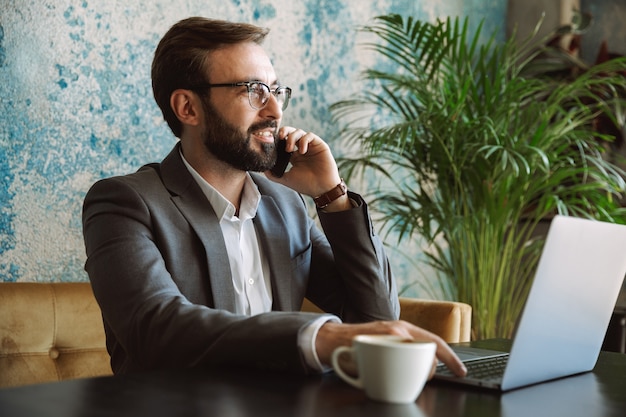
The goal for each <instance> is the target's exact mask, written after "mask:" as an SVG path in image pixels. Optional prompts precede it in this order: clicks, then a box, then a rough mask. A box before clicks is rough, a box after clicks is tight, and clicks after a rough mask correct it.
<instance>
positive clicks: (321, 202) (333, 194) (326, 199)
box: [313, 178, 348, 209]
mask: <svg viewBox="0 0 626 417" xmlns="http://www.w3.org/2000/svg"><path fill="white" fill-rule="evenodd" d="M347 192H348V187H347V186H346V183H345V182H344V181H343V178H342V179H341V182H340V183H339V184H337V185H336V186H335V187H333V189H332V190H330V191H328V192H326V193H324V194H322V195H319V196H317V197H315V198H314V199H313V201H315V205H316V206H317V208H318V209H323V208H324V207H326V206H328V205H329V204H330V203H332V202H333V201H335V200H336V199H338V198H339V197H341V196H342V195H345V194H346V193H347Z"/></svg>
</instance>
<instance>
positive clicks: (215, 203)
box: [179, 151, 261, 221]
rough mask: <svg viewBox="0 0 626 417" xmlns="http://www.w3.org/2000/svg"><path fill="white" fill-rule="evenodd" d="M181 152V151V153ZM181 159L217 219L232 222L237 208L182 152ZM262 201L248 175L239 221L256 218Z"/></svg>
mask: <svg viewBox="0 0 626 417" xmlns="http://www.w3.org/2000/svg"><path fill="white" fill-rule="evenodd" d="M179 152H180V151H179ZM180 157H181V158H182V160H183V163H184V164H185V167H187V170H188V171H189V173H190V174H191V176H192V177H193V179H194V180H196V182H197V183H198V185H199V186H200V189H201V190H202V192H203V193H204V195H205V196H206V198H207V199H208V200H209V203H210V204H211V206H212V207H213V210H214V211H215V214H216V215H217V218H218V219H220V221H222V220H231V219H232V218H233V217H234V216H235V206H233V204H232V203H231V202H230V201H228V200H227V199H226V198H225V197H224V196H223V195H222V194H221V193H220V192H219V191H217V190H216V189H215V188H214V187H213V186H212V185H211V184H209V183H208V182H207V181H206V180H205V179H204V178H202V176H201V175H200V174H199V173H198V171H196V170H195V169H194V168H193V167H192V166H191V165H190V164H189V162H187V160H186V159H185V157H184V156H183V153H182V152H180ZM260 201H261V193H260V192H259V188H258V187H257V185H256V184H255V183H254V181H253V180H252V177H251V176H250V174H249V173H246V181H245V182H244V185H243V193H242V195H241V205H240V207H239V219H240V220H247V219H252V218H254V217H255V216H256V212H257V209H258V207H259V202H260Z"/></svg>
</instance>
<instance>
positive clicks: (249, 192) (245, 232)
mask: <svg viewBox="0 0 626 417" xmlns="http://www.w3.org/2000/svg"><path fill="white" fill-rule="evenodd" d="M180 156H181V158H182V160H183V162H184V164H185V166H186V167H187V169H188V170H189V172H190V173H191V175H192V176H193V178H194V179H195V180H196V182H197V183H198V185H199V186H200V188H201V189H202V192H203V193H204V194H205V195H206V197H207V199H208V200H209V203H210V204H211V206H212V207H213V210H214V211H215V214H216V215H217V217H218V219H219V224H220V227H221V229H222V234H223V235H224V241H225V243H226V251H227V252H228V261H229V263H230V272H231V275H232V281H233V288H234V289H235V308H236V311H235V312H236V313H237V314H241V315H247V316H252V315H256V314H260V313H266V312H269V311H271V310H272V283H271V280H270V276H271V275H270V274H271V271H270V268H269V264H268V262H267V257H266V256H264V255H263V253H262V248H261V245H259V239H258V236H257V234H256V229H255V227H254V223H253V221H252V220H253V219H254V217H255V216H256V212H257V208H258V206H259V202H260V201H261V193H260V192H259V189H258V187H257V186H256V184H255V183H254V181H253V180H252V178H251V177H250V175H248V176H247V178H246V182H245V183H244V187H243V194H242V196H241V204H240V207H239V216H236V213H235V207H234V206H233V204H232V203H231V202H230V201H228V200H227V199H226V198H225V197H224V196H223V195H222V194H220V192H219V191H217V190H216V189H215V188H214V187H213V186H212V185H211V184H209V183H208V182H207V181H206V180H205V179H204V178H202V176H201V175H200V174H198V172H197V171H196V170H195V169H194V168H193V167H192V166H191V165H189V163H188V162H187V160H186V159H185V157H184V156H183V155H182V153H181V155H180ZM259 265H260V266H261V267H260V268H259ZM327 321H335V322H339V321H340V320H339V318H338V317H336V316H333V315H324V316H322V317H320V318H319V319H317V320H315V321H314V322H313V323H311V324H310V325H308V326H307V327H306V328H305V329H304V330H303V331H302V332H300V333H299V335H298V346H299V348H300V350H301V352H302V354H303V356H304V358H305V360H306V362H307V365H309V366H310V367H311V368H312V369H314V370H316V371H320V372H321V371H325V370H327V369H328V368H326V367H324V366H323V365H322V364H321V362H320V361H319V358H318V356H317V353H316V351H315V338H316V336H317V332H318V331H319V329H320V327H322V325H323V324H324V323H326V322H327Z"/></svg>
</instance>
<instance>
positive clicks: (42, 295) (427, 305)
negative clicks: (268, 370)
mask: <svg viewBox="0 0 626 417" xmlns="http://www.w3.org/2000/svg"><path fill="white" fill-rule="evenodd" d="M400 305H401V309H402V313H401V318H402V319H404V320H407V321H410V322H412V323H415V324H417V325H418V326H421V327H423V328H425V329H427V330H430V331H432V332H434V333H436V334H438V335H440V336H441V337H442V338H444V339H445V340H446V341H448V342H456V341H466V340H469V326H470V316H471V308H470V307H469V306H468V305H466V304H462V303H452V302H441V301H426V300H416V299H411V298H400ZM303 307H304V309H305V310H307V309H308V311H314V309H315V306H313V305H312V304H310V303H308V302H306V303H305V305H304V306H303ZM111 374H112V371H111V367H110V365H109V354H108V353H107V351H106V347H105V335H104V330H103V327H102V317H101V313H100V308H99V306H98V304H97V302H96V299H95V298H94V295H93V292H92V290H91V285H90V284H89V283H87V282H73V283H15V282H11V283H9V282H0V388H2V387H11V386H18V385H27V384H34V383H41V382H52V381H61V380H66V379H73V378H84V377H93V376H102V375H111Z"/></svg>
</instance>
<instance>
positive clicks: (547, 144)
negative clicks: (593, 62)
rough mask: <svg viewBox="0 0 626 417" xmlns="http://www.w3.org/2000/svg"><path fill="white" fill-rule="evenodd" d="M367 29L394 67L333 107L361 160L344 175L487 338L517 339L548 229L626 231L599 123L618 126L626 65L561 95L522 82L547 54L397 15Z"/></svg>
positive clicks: (607, 68) (350, 163)
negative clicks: (598, 119) (539, 232)
mask: <svg viewBox="0 0 626 417" xmlns="http://www.w3.org/2000/svg"><path fill="white" fill-rule="evenodd" d="M362 30H363V31H364V32H366V33H369V34H370V35H374V38H375V39H376V40H375V41H373V42H372V43H370V44H368V45H369V46H370V47H371V48H372V49H373V50H374V51H375V52H376V53H377V54H379V55H380V57H382V66H384V68H383V69H377V68H370V69H367V70H366V71H365V72H364V83H365V86H364V88H363V90H362V91H363V92H362V93H360V94H359V95H358V96H356V97H354V98H351V99H347V100H344V101H341V102H339V103H336V104H334V105H333V106H332V108H331V111H332V114H333V117H334V119H335V121H336V122H338V123H339V124H343V125H344V129H342V134H341V137H342V138H344V139H346V140H347V142H346V143H349V144H351V145H352V146H351V148H352V149H353V150H354V149H358V150H359V151H358V152H357V155H356V156H352V157H350V158H347V157H344V158H341V159H340V166H341V169H342V172H344V174H345V175H346V177H348V178H350V177H353V176H355V175H366V178H369V180H370V181H377V182H378V183H377V184H375V186H373V187H371V189H373V190H374V191H372V192H371V193H372V195H371V196H370V198H371V201H372V206H373V208H374V210H375V212H376V213H378V216H379V219H380V220H381V221H382V222H383V225H384V226H385V228H386V229H387V231H388V232H390V234H388V235H387V237H389V236H392V235H395V236H397V238H398V241H399V242H401V241H402V240H404V239H411V238H418V237H421V238H423V239H424V240H425V241H426V243H427V244H428V250H426V251H425V256H426V262H427V263H428V264H430V265H431V266H433V267H434V268H435V270H436V271H437V273H438V274H439V279H440V282H442V283H443V287H444V288H448V294H447V297H450V298H452V299H456V300H460V301H464V302H467V303H469V304H471V305H472V307H473V311H474V317H473V336H474V337H475V338H489V337H508V336H510V335H511V333H512V330H513V327H514V323H515V321H516V319H517V317H518V315H519V313H520V311H521V309H522V306H523V303H524V300H525V298H526V295H527V292H528V289H529V285H530V283H531V280H532V276H533V273H534V270H535V267H536V264H537V261H538V258H539V254H540V250H541V247H542V238H541V237H540V236H539V237H538V236H536V233H535V230H536V227H537V224H538V222H539V221H541V220H542V219H546V218H549V217H550V216H551V215H553V214H554V213H561V214H566V215H574V216H582V217H591V218H597V219H603V220H607V221H612V222H623V220H624V212H623V210H622V209H621V207H620V206H619V204H618V199H617V198H616V197H617V196H618V195H619V194H620V193H621V192H622V191H624V186H625V184H624V180H623V176H622V172H621V171H620V170H619V169H618V168H617V167H616V166H614V165H612V164H611V163H609V162H607V161H606V160H605V159H604V158H603V147H602V146H601V145H600V141H601V140H608V139H610V138H608V137H604V136H601V135H599V134H597V133H596V132H594V131H593V120H594V118H595V116H596V115H597V114H598V112H604V113H607V114H615V109H616V107H615V106H616V103H619V98H618V97H617V96H618V95H617V94H613V93H614V92H615V91H617V90H618V89H620V88H623V87H624V85H625V79H624V77H622V76H621V75H618V72H619V71H623V70H624V69H625V68H626V63H625V61H623V60H615V61H611V62H607V63H605V64H603V65H599V66H595V67H593V68H591V69H589V70H588V71H587V72H586V73H584V74H581V75H580V76H579V77H578V78H577V79H576V80H573V81H572V82H569V83H562V84H559V83H557V82H555V81H554V79H548V78H541V77H530V78H529V77H525V76H523V75H522V72H523V70H524V68H526V67H527V66H528V65H529V63H530V62H532V60H533V58H534V57H535V56H536V55H537V54H538V53H539V52H540V51H541V48H537V44H536V43H535V44H533V43H532V42H531V40H530V39H529V40H528V41H527V42H525V43H524V44H523V45H517V44H516V43H515V42H514V41H513V40H510V41H506V42H502V43H497V42H496V40H495V39H496V36H495V34H494V35H492V36H491V37H490V38H489V39H488V40H487V41H486V42H482V43H481V39H482V38H481V26H479V28H478V30H476V31H475V32H474V34H473V35H470V34H469V33H468V19H464V20H460V19H455V20H451V19H448V20H446V21H438V22H436V23H428V22H423V21H419V20H415V19H413V18H410V17H409V18H405V17H402V16H399V15H388V16H381V17H378V18H376V20H375V21H374V23H373V24H372V25H371V26H366V27H364V28H363V29H362ZM598 74H601V75H602V76H601V77H600V76H598ZM367 173H370V174H372V175H370V174H367ZM391 232H393V233H391Z"/></svg>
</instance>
